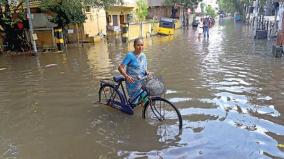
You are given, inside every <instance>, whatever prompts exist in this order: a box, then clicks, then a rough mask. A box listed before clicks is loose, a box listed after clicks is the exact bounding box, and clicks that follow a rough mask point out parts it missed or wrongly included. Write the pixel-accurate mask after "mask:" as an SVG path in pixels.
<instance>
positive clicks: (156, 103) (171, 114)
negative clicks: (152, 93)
mask: <svg viewBox="0 0 284 159" xmlns="http://www.w3.org/2000/svg"><path fill="white" fill-rule="evenodd" d="M143 118H144V119H145V120H147V121H149V123H151V124H155V125H159V126H162V125H163V126H166V127H167V126H168V127H171V126H174V125H176V126H178V128H179V129H182V117H181V114H180V112H179V110H178V109H177V108H176V107H175V106H174V105H173V104H172V103H171V102H169V101H168V100H166V99H164V98H161V97H151V98H150V99H149V102H147V103H146V104H145V106H144V109H143Z"/></svg>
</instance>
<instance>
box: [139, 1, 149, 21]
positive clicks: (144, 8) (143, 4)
mask: <svg viewBox="0 0 284 159" xmlns="http://www.w3.org/2000/svg"><path fill="white" fill-rule="evenodd" d="M136 5H137V9H136V16H137V19H138V21H139V22H142V21H144V20H145V18H146V16H147V15H148V4H147V1H146V0H137V1H136Z"/></svg>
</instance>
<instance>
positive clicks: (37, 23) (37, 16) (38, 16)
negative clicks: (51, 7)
mask: <svg viewBox="0 0 284 159" xmlns="http://www.w3.org/2000/svg"><path fill="white" fill-rule="evenodd" d="M32 15H33V18H32V24H33V27H34V28H35V29H36V28H54V27H56V26H57V24H55V23H52V22H50V21H49V20H48V15H46V14H44V13H33V14H32Z"/></svg>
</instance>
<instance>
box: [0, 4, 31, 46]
mask: <svg viewBox="0 0 284 159" xmlns="http://www.w3.org/2000/svg"><path fill="white" fill-rule="evenodd" d="M27 23H28V22H27V18H26V16H25V12H24V9H23V7H22V3H19V2H18V1H17V0H14V1H11V0H0V26H1V29H2V30H1V29H0V31H1V33H2V34H1V36H2V38H3V42H4V44H5V48H4V49H5V50H11V51H25V50H27V49H29V47H30V44H29V43H28V42H27V40H26V37H25V34H24V28H19V24H21V25H24V26H25V27H26V28H27V27H28V25H27Z"/></svg>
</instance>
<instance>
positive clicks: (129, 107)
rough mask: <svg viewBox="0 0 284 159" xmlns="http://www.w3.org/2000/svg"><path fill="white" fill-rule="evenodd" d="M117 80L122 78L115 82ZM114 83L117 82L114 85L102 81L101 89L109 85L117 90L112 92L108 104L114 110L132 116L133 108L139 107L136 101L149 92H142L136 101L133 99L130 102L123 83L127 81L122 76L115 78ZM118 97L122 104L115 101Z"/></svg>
mask: <svg viewBox="0 0 284 159" xmlns="http://www.w3.org/2000/svg"><path fill="white" fill-rule="evenodd" d="M115 78H120V80H115ZM114 81H115V84H114V85H113V84H110V83H107V82H105V81H101V88H103V86H105V85H108V86H110V87H113V89H114V90H116V91H114V92H112V94H111V96H110V99H109V100H108V102H107V104H108V105H111V106H112V107H114V108H117V109H119V110H121V111H122V112H125V113H127V114H130V115H132V114H133V108H134V107H135V106H137V104H134V101H136V100H137V99H138V98H139V97H140V96H141V95H142V94H143V93H144V92H146V93H147V91H145V90H142V91H141V92H140V93H139V94H138V95H137V96H136V97H135V98H134V99H132V100H131V101H130V100H128V98H127V95H126V92H125V89H124V86H123V84H122V82H123V81H125V79H124V78H123V77H122V76H116V77H114ZM120 87H121V89H122V92H121V91H120V90H119V88H120ZM116 95H118V96H119V97H121V101H120V102H119V101H115V100H114V98H115V96H116ZM146 96H147V95H146Z"/></svg>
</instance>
